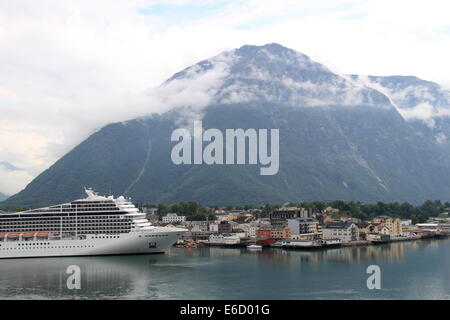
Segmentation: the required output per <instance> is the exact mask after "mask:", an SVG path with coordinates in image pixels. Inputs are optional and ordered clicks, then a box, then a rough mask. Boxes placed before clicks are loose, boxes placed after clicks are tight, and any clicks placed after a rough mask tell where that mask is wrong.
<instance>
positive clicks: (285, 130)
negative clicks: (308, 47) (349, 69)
mask: <svg viewBox="0 0 450 320" xmlns="http://www.w3.org/2000/svg"><path fill="white" fill-rule="evenodd" d="M155 94H157V95H158V96H159V98H160V99H161V101H162V102H164V103H167V104H170V105H171V106H173V108H172V109H171V110H170V111H167V112H165V113H162V114H154V115H149V116H148V117H142V118H138V119H135V120H131V121H126V122H120V123H113V124H109V125H107V126H105V127H104V128H103V129H101V130H100V131H98V132H96V133H94V134H92V135H91V136H90V137H89V138H88V139H86V140H85V141H83V142H82V143H81V144H80V145H78V146H77V147H76V148H74V149H73V150H72V151H71V152H69V153H68V154H66V155H65V156H64V157H62V158H61V159H60V160H59V161H57V162H56V163H55V164H54V165H53V166H51V167H50V168H49V169H48V170H46V171H45V172H43V173H42V174H41V175H39V176H38V177H37V178H36V179H35V180H33V181H32V182H31V183H30V184H29V185H28V186H27V187H26V188H25V189H24V190H23V191H21V192H19V193H18V194H16V195H14V196H12V197H11V198H9V199H8V200H7V201H5V202H3V203H2V205H3V206H18V205H20V206H41V205H47V204H51V203H60V202H65V201H70V200H73V199H75V198H79V197H81V196H82V192H83V187H85V186H88V187H93V188H94V189H95V190H97V191H98V192H99V193H101V194H115V195H121V194H125V195H127V196H130V197H131V198H132V200H133V201H134V202H141V203H142V202H144V203H159V202H164V203H172V202H177V201H182V200H187V201H198V202H201V203H203V204H209V205H212V204H218V205H227V204H262V203H283V202H286V201H312V200H335V199H342V200H359V201H364V202H376V201H409V202H413V203H418V202H421V201H423V200H426V199H442V200H448V199H450V184H449V183H448V182H449V181H450V148H449V140H448V137H450V129H449V128H450V126H449V119H450V117H449V116H450V112H449V110H450V107H449V106H450V103H449V101H450V99H449V92H448V91H445V90H443V89H442V88H441V87H440V86H439V85H437V84H435V83H432V82H427V81H424V80H420V79H418V78H415V77H373V76H369V77H362V76H356V75H348V76H347V75H338V74H335V73H333V72H332V71H330V70H329V69H327V68H326V67H325V66H323V65H321V64H319V63H317V62H314V61H312V60H311V59H310V58H309V57H307V56H306V55H304V54H301V53H299V52H296V51H294V50H291V49H288V48H285V47H282V46H280V45H278V44H268V45H265V46H249V45H246V46H243V47H241V48H239V49H236V50H232V51H227V52H224V53H222V54H220V55H218V56H216V57H213V58H211V59H208V60H204V61H201V62H199V63H197V64H195V65H193V66H191V67H189V68H186V69H185V70H183V71H181V72H179V73H177V74H175V75H174V76H173V77H171V78H170V79H169V80H167V81H166V82H165V83H163V84H162V85H161V87H160V88H158V90H157V91H156V93H155ZM194 120H202V124H203V129H204V130H206V129H208V128H216V129H219V130H220V131H221V132H223V133H225V130H226V129H238V128H242V129H245V130H246V129H251V128H254V129H268V130H270V129H279V171H278V173H277V174H275V175H266V176H264V175H261V174H260V170H259V169H260V166H259V165H252V164H240V165H227V164H223V165H218V164H214V165H207V164H202V165H200V164H180V165H176V164H174V163H173V161H172V159H171V152H172V148H173V147H174V145H175V144H176V142H173V141H171V135H172V132H173V131H174V130H175V129H177V128H180V127H185V128H187V129H188V130H191V131H192V125H193V121H194ZM207 144H208V143H206V142H204V143H203V146H205V145H207ZM246 150H247V151H248V146H247V149H246ZM224 151H226V150H224ZM247 163H248V162H247Z"/></svg>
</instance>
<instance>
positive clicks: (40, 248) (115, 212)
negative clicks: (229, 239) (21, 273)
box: [0, 189, 187, 258]
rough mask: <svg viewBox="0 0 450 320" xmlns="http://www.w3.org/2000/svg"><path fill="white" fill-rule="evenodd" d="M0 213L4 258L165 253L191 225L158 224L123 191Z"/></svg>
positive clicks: (0, 250)
mask: <svg viewBox="0 0 450 320" xmlns="http://www.w3.org/2000/svg"><path fill="white" fill-rule="evenodd" d="M85 192H86V195H87V197H86V198H85V199H80V200H75V201H72V202H70V203H66V204H60V205H54V206H50V207H46V208H40V209H32V210H28V211H23V212H16V213H6V214H1V215H0V258H26V257H60V256H92V255H116V254H144V253H163V252H165V251H166V250H167V249H168V248H169V247H171V246H172V245H173V244H174V243H175V242H176V241H177V240H178V239H179V238H180V237H181V236H182V235H183V234H184V233H185V232H186V231H187V230H186V229H181V228H169V227H156V226H153V225H151V223H150V222H149V221H148V220H147V219H146V218H145V215H144V213H142V212H140V211H139V210H138V209H137V208H136V207H135V206H134V205H133V204H132V203H131V201H129V200H128V199H126V198H124V197H123V196H121V197H118V198H114V197H113V196H109V197H103V196H99V195H98V194H96V193H95V192H94V191H93V190H92V189H85Z"/></svg>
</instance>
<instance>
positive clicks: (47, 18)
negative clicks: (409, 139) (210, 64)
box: [0, 0, 450, 194]
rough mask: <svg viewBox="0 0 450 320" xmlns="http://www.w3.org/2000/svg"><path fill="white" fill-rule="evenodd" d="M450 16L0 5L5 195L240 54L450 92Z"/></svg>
mask: <svg viewBox="0 0 450 320" xmlns="http://www.w3.org/2000/svg"><path fill="white" fill-rule="evenodd" d="M449 12H450V6H449V4H448V0H443V1H438V0H427V1H415V0H405V1H403V0H374V1H361V0H348V1H337V0H329V1H328V0H311V1H303V0H292V1H283V0H281V1H280V0H277V1H273V0H271V1H268V0H267V1H266V0H261V1H206V0H205V1H183V0H179V1H150V0H149V1H147V0H114V1H111V0H77V1H69V0H65V1H63V0H54V1H50V0H40V1H35V0H28V1H26V0H0V192H3V193H7V194H13V193H15V192H17V191H19V190H21V189H22V188H24V187H25V186H26V184H27V183H28V182H30V181H31V179H33V178H34V177H36V176H37V175H38V174H39V173H40V172H42V171H43V170H45V169H46V168H48V167H49V166H50V165H51V164H53V163H54V162H55V161H56V160H57V159H58V158H60V157H61V156H62V155H64V154H65V153H66V152H68V151H69V150H70V149H71V148H73V147H74V146H75V145H76V144H78V143H79V142H81V141H82V140H83V139H84V138H86V137H87V136H88V135H89V134H91V133H92V132H94V131H95V130H98V129H99V128H101V127H102V126H103V125H105V124H107V123H109V122H112V121H120V120H126V119H130V118H134V117H136V116H140V115H145V114H148V113H152V112H158V111H161V110H162V108H163V106H161V105H160V104H155V103H152V99H151V98H150V97H149V89H150V88H152V87H155V86H157V85H159V84H160V83H161V82H163V81H164V80H166V79H167V78H169V77H170V76H171V75H172V74H173V73H175V72H178V71H180V70H181V69H183V68H185V67H187V66H189V65H191V64H193V63H195V62H198V61H199V60H202V59H205V58H209V57H211V56H214V55H217V54H218V53H220V52H221V51H223V50H229V49H233V48H236V47H240V46H242V45H244V44H257V45H261V44H266V43H271V42H277V43H280V44H282V45H284V46H286V47H289V48H292V49H295V50H297V51H300V52H303V53H305V54H307V55H309V56H310V57H311V58H312V59H314V60H316V61H318V62H321V63H323V64H325V65H326V66H328V67H329V68H330V69H332V70H334V71H336V72H339V73H356V74H374V75H393V74H398V75H416V76H419V77H421V78H424V79H427V80H432V81H436V82H439V83H441V84H442V85H444V86H448V87H450V64H449V63H448V59H449V57H450V19H449V18H448V13H449Z"/></svg>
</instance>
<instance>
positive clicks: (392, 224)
mask: <svg viewBox="0 0 450 320" xmlns="http://www.w3.org/2000/svg"><path fill="white" fill-rule="evenodd" d="M372 223H373V224H382V225H383V226H384V227H385V230H383V232H380V233H383V234H391V235H398V234H401V233H402V221H401V220H400V219H399V218H391V217H384V216H382V217H376V218H374V219H373V220H372ZM386 229H387V230H386Z"/></svg>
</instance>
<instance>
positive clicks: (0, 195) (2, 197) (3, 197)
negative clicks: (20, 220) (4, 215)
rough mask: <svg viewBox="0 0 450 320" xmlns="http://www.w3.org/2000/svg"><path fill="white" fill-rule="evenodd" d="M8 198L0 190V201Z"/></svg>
mask: <svg viewBox="0 0 450 320" xmlns="http://www.w3.org/2000/svg"><path fill="white" fill-rule="evenodd" d="M6 199H8V196H7V195H6V194H3V193H1V192H0V201H3V200H6Z"/></svg>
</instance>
